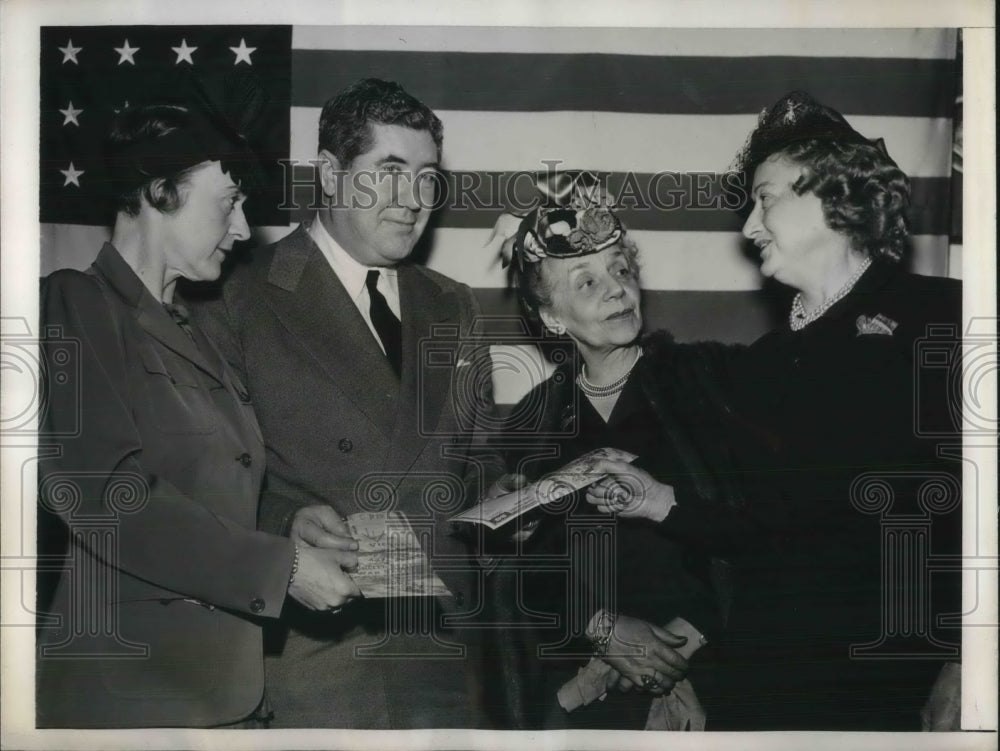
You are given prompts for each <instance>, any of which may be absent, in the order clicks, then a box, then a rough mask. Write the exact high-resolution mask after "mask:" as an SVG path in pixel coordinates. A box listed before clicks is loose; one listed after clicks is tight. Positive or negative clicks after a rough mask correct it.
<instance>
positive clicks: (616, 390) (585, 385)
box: [576, 347, 642, 399]
mask: <svg viewBox="0 0 1000 751" xmlns="http://www.w3.org/2000/svg"><path fill="white" fill-rule="evenodd" d="M640 357H642V347H640V348H639V351H638V352H636V354H635V360H633V361H632V364H631V365H629V368H628V370H626V371H625V375H623V376H622V377H621V378H618V379H616V380H614V381H612V382H611V383H609V384H607V385H606V386H595V385H594V384H592V383H591V382H590V381H588V380H587V375H586V371H587V366H586V365H584V366H583V367H582V368H580V375H578V376H577V377H576V385H577V386H579V387H580V391H582V392H583V393H584V394H585V395H586V396H589V397H590V398H591V399H607V398H609V397H612V396H617V395H618V394H620V393H621V391H622V389H624V388H625V383H626V382H627V381H628V377H629V376H630V375H632V371H633V370H634V369H635V366H636V363H638V362H639V358H640Z"/></svg>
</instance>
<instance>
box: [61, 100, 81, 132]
mask: <svg viewBox="0 0 1000 751" xmlns="http://www.w3.org/2000/svg"><path fill="white" fill-rule="evenodd" d="M59 112H60V113H61V114H62V115H63V116H64V117H65V118H66V119H65V120H63V125H69V124H70V123H73V125H76V126H77V127H79V126H80V121H79V120H77V119H76V116H77V115H81V114H83V110H82V109H81V110H78V109H74V108H73V102H70V103H69V106H68V107H67V108H66V109H64V110H59Z"/></svg>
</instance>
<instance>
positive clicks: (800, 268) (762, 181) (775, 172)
mask: <svg viewBox="0 0 1000 751" xmlns="http://www.w3.org/2000/svg"><path fill="white" fill-rule="evenodd" d="M801 176H802V167H800V166H799V165H797V164H795V162H792V161H791V160H789V159H788V158H786V157H784V156H782V155H781V154H776V155H774V156H772V157H770V158H769V159H766V160H765V161H763V162H761V164H760V166H759V167H757V170H756V172H755V173H754V179H753V190H752V191H751V194H750V195H751V198H752V199H753V201H754V208H753V211H752V212H751V214H750V216H749V217H748V218H747V220H746V223H745V224H744V225H743V235H744V236H745V237H746V238H748V239H749V240H752V241H753V243H754V244H755V245H756V246H757V247H758V248H759V249H760V258H761V265H760V271H761V273H762V274H763V275H764V276H768V277H774V278H775V279H777V280H778V281H779V282H781V283H783V284H787V285H788V286H790V287H793V288H795V289H799V290H801V289H803V287H806V286H810V285H815V284H816V283H817V282H818V281H820V280H818V279H817V277H818V276H820V275H822V274H823V273H824V269H825V268H826V265H825V262H826V260H827V259H828V254H829V252H830V250H831V249H832V248H839V247H842V246H843V244H844V242H845V238H844V237H843V236H842V235H841V234H840V233H838V232H835V231H834V230H832V229H830V227H829V226H828V225H827V223H826V218H825V216H824V215H823V203H822V201H821V200H820V198H819V196H817V195H816V194H815V193H812V192H810V191H806V192H805V193H802V194H801V195H800V194H798V193H796V192H795V189H794V187H793V186H794V185H795V183H796V182H797V181H798V179H799V178H800V177H801Z"/></svg>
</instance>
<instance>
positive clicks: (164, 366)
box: [139, 344, 200, 388]
mask: <svg viewBox="0 0 1000 751" xmlns="http://www.w3.org/2000/svg"><path fill="white" fill-rule="evenodd" d="M139 356H140V358H141V359H142V366H143V368H145V370H146V372H147V373H151V374H153V375H159V376H163V377H164V378H167V379H169V380H170V382H171V383H173V384H176V385H178V386H192V387H195V388H197V387H198V386H199V385H200V383H199V381H198V374H197V373H196V372H195V369H194V366H193V365H191V364H190V363H188V362H186V361H185V360H183V359H182V358H180V357H177V356H176V355H171V354H168V353H165V352H158V351H157V350H156V349H154V348H153V347H151V346H149V345H146V344H144V345H142V346H140V347H139Z"/></svg>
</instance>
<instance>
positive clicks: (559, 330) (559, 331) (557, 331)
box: [552, 324, 566, 336]
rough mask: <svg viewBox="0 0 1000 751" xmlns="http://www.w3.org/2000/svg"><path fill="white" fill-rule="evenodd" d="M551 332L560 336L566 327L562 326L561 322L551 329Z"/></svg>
mask: <svg viewBox="0 0 1000 751" xmlns="http://www.w3.org/2000/svg"><path fill="white" fill-rule="evenodd" d="M552 333H553V334H555V335H556V336H562V335H563V334H565V333H566V327H565V326H563V325H562V324H559V325H558V326H556V327H555V328H554V329H552Z"/></svg>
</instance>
